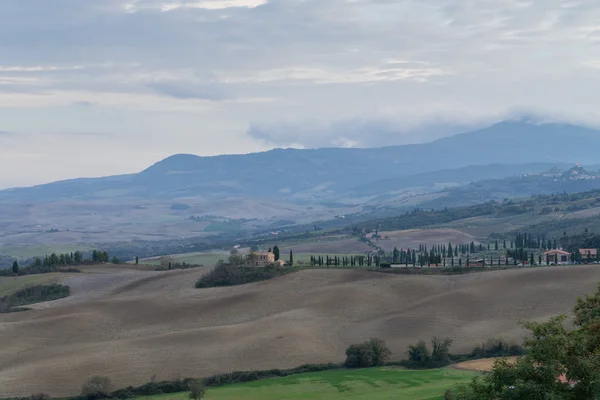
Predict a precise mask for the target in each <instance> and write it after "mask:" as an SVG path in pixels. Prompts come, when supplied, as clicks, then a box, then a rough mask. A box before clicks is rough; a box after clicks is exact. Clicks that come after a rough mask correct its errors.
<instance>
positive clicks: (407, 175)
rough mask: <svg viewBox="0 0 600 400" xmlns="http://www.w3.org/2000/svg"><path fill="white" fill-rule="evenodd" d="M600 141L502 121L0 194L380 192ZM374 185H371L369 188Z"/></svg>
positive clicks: (38, 197) (525, 165)
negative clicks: (423, 136)
mask: <svg viewBox="0 0 600 400" xmlns="http://www.w3.org/2000/svg"><path fill="white" fill-rule="evenodd" d="M599 146H600V131H598V130H594V129H589V128H584V127H580V126H575V125H569V124H535V123H532V122H528V121H505V122H501V123H498V124H495V125H492V126H490V127H487V128H484V129H480V130H477V131H473V132H469V133H463V134H458V135H455V136H451V137H447V138H443V139H439V140H436V141H433V142H430V143H424V144H414V145H403V146H390V147H382V148H367V149H356V148H349V149H341V148H323V149H315V150H298V149H275V150H271V151H267V152H262V153H252V154H245V155H222V156H214V157H199V156H195V155H189V154H178V155H174V156H171V157H168V158H166V159H164V160H162V161H160V162H157V163H156V164H154V165H152V166H150V167H149V168H147V169H146V170H144V171H142V172H140V173H136V174H129V175H120V176H112V177H103V178H86V179H73V180H68V181H60V182H55V183H50V184H45V185H39V186H34V187H30V188H16V189H8V190H3V191H0V201H57V200H64V199H70V200H78V201H86V200H93V199H104V200H105V199H108V198H114V199H116V198H128V199H134V198H143V199H160V200H164V201H167V200H170V199H178V198H190V197H200V198H205V199H211V198H213V199H214V198H221V199H222V198H230V197H258V198H268V199H285V200H292V201H312V200H315V199H325V198H332V197H340V196H347V195H348V193H353V195H355V196H356V195H361V193H362V191H363V190H364V191H365V194H371V195H373V194H375V195H376V194H382V191H383V192H385V191H386V190H389V189H390V188H392V189H393V190H402V189H404V188H406V187H410V186H420V185H421V184H422V183H423V182H425V183H426V184H431V183H432V182H433V183H435V180H436V179H438V178H439V179H440V180H441V181H453V182H456V181H458V182H469V181H474V180H480V179H494V178H503V177H508V176H511V175H515V174H520V173H526V172H541V171H543V170H546V169H548V168H550V167H551V166H566V165H573V164H575V163H580V164H596V163H598V162H600V155H598V153H597V150H596V149H598V148H600V147H599ZM473 166H477V167H476V168H472V167H473ZM479 166H488V167H484V168H482V167H479ZM469 167H471V168H469ZM437 171H446V172H443V173H442V172H437ZM427 174H429V175H427ZM421 180H423V182H421ZM377 188H379V189H377ZM373 189H377V190H375V193H373Z"/></svg>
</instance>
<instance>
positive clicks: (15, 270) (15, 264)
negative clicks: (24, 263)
mask: <svg viewBox="0 0 600 400" xmlns="http://www.w3.org/2000/svg"><path fill="white" fill-rule="evenodd" d="M12 271H13V274H15V275H19V263H18V262H17V261H15V262H13V265H12Z"/></svg>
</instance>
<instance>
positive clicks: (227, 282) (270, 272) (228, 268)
mask: <svg viewBox="0 0 600 400" xmlns="http://www.w3.org/2000/svg"><path fill="white" fill-rule="evenodd" d="M294 271H295V270H294V269H291V268H286V267H277V266H274V265H271V266H266V267H241V266H233V265H231V264H224V263H220V264H218V265H217V266H216V267H215V268H214V269H213V270H212V271H211V272H209V273H208V274H206V275H204V276H203V277H202V278H200V279H199V280H198V281H197V282H196V288H209V287H219V286H236V285H244V284H247V283H252V282H260V281H266V280H268V279H272V278H275V277H278V276H282V275H285V274H288V273H290V272H294Z"/></svg>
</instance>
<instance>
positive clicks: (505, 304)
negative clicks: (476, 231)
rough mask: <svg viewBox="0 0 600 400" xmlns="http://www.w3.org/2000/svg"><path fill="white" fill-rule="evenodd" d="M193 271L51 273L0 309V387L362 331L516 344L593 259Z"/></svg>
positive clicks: (262, 350) (180, 370)
mask: <svg viewBox="0 0 600 400" xmlns="http://www.w3.org/2000/svg"><path fill="white" fill-rule="evenodd" d="M204 272H205V271H204V270H203V269H202V268H200V269H193V270H184V271H168V272H154V271H136V270H124V269H122V268H120V269H119V268H115V269H113V270H108V269H105V268H103V267H94V268H89V269H87V270H85V271H84V272H83V273H79V274H73V275H70V276H64V275H65V274H63V275H61V276H64V278H63V283H65V284H68V285H69V286H70V287H71V289H72V296H70V297H67V298H64V299H61V300H57V301H54V302H48V303H41V304H38V305H35V310H33V311H29V312H23V313H12V314H1V315H0V340H1V341H2V342H4V343H10V345H9V346H5V347H4V348H3V353H2V358H1V359H0V371H2V374H1V376H0V397H2V398H6V397H11V396H28V395H30V394H31V393H37V392H40V391H44V392H47V393H49V394H51V395H53V396H65V395H72V394H77V393H78V392H79V391H80V389H81V384H82V382H84V381H85V380H86V379H87V378H88V377H89V376H91V375H106V376H109V377H110V378H111V380H112V381H113V383H114V384H115V385H116V386H117V387H126V386H128V385H137V384H142V383H145V382H148V381H149V380H150V379H151V378H152V377H153V376H155V377H156V379H158V380H162V379H173V377H176V376H182V377H185V376H193V377H199V376H208V375H211V374H214V373H226V372H231V371H234V370H255V369H270V368H287V367H295V366H298V365H301V364H305V363H322V362H341V361H343V359H344V352H345V349H346V348H347V346H348V345H350V344H353V343H359V342H362V341H364V340H366V339H368V338H370V337H379V338H382V339H384V340H386V341H387V343H388V345H389V346H390V348H391V350H392V352H393V359H401V358H403V353H404V351H405V350H406V346H407V345H408V344H412V343H415V341H417V340H419V339H429V338H431V337H432V336H434V335H439V336H444V337H450V338H452V339H454V344H453V350H454V351H455V352H468V351H470V350H471V349H472V348H473V347H474V346H475V345H478V344H480V343H481V342H482V341H484V340H487V339H489V338H492V337H495V338H504V339H506V340H509V341H517V342H518V341H520V339H521V338H522V336H523V331H522V330H521V329H520V328H519V326H518V321H519V320H532V319H536V320H538V319H546V318H548V317H550V316H552V315H556V314H560V313H568V312H569V311H570V310H571V307H572V305H573V303H574V301H575V299H576V297H577V296H581V295H583V294H585V293H589V292H591V291H593V290H594V289H595V287H596V285H597V282H598V280H600V269H599V268H598V267H597V266H572V267H547V268H538V269H516V270H510V271H497V272H486V273H475V274H470V275H462V276H450V277H444V276H416V275H414V276H400V275H390V274H382V273H376V272H369V271H364V270H362V271H361V270H307V271H301V272H298V273H294V274H290V275H286V276H284V277H280V278H277V279H273V280H270V281H266V282H261V283H255V284H248V285H243V286H235V287H228V288H213V289H193V288H192V287H193V282H194V281H195V280H196V279H198V277H199V276H200V275H202V274H203V273H204ZM550 294H551V295H550ZM32 377H35V379H32Z"/></svg>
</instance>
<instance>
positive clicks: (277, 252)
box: [273, 246, 281, 261]
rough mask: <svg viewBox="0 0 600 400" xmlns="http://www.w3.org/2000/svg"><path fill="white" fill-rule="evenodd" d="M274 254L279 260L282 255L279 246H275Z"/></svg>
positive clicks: (276, 259)
mask: <svg viewBox="0 0 600 400" xmlns="http://www.w3.org/2000/svg"><path fill="white" fill-rule="evenodd" d="M273 254H274V255H275V261H278V260H279V257H280V256H281V254H280V251H279V246H275V247H273Z"/></svg>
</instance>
